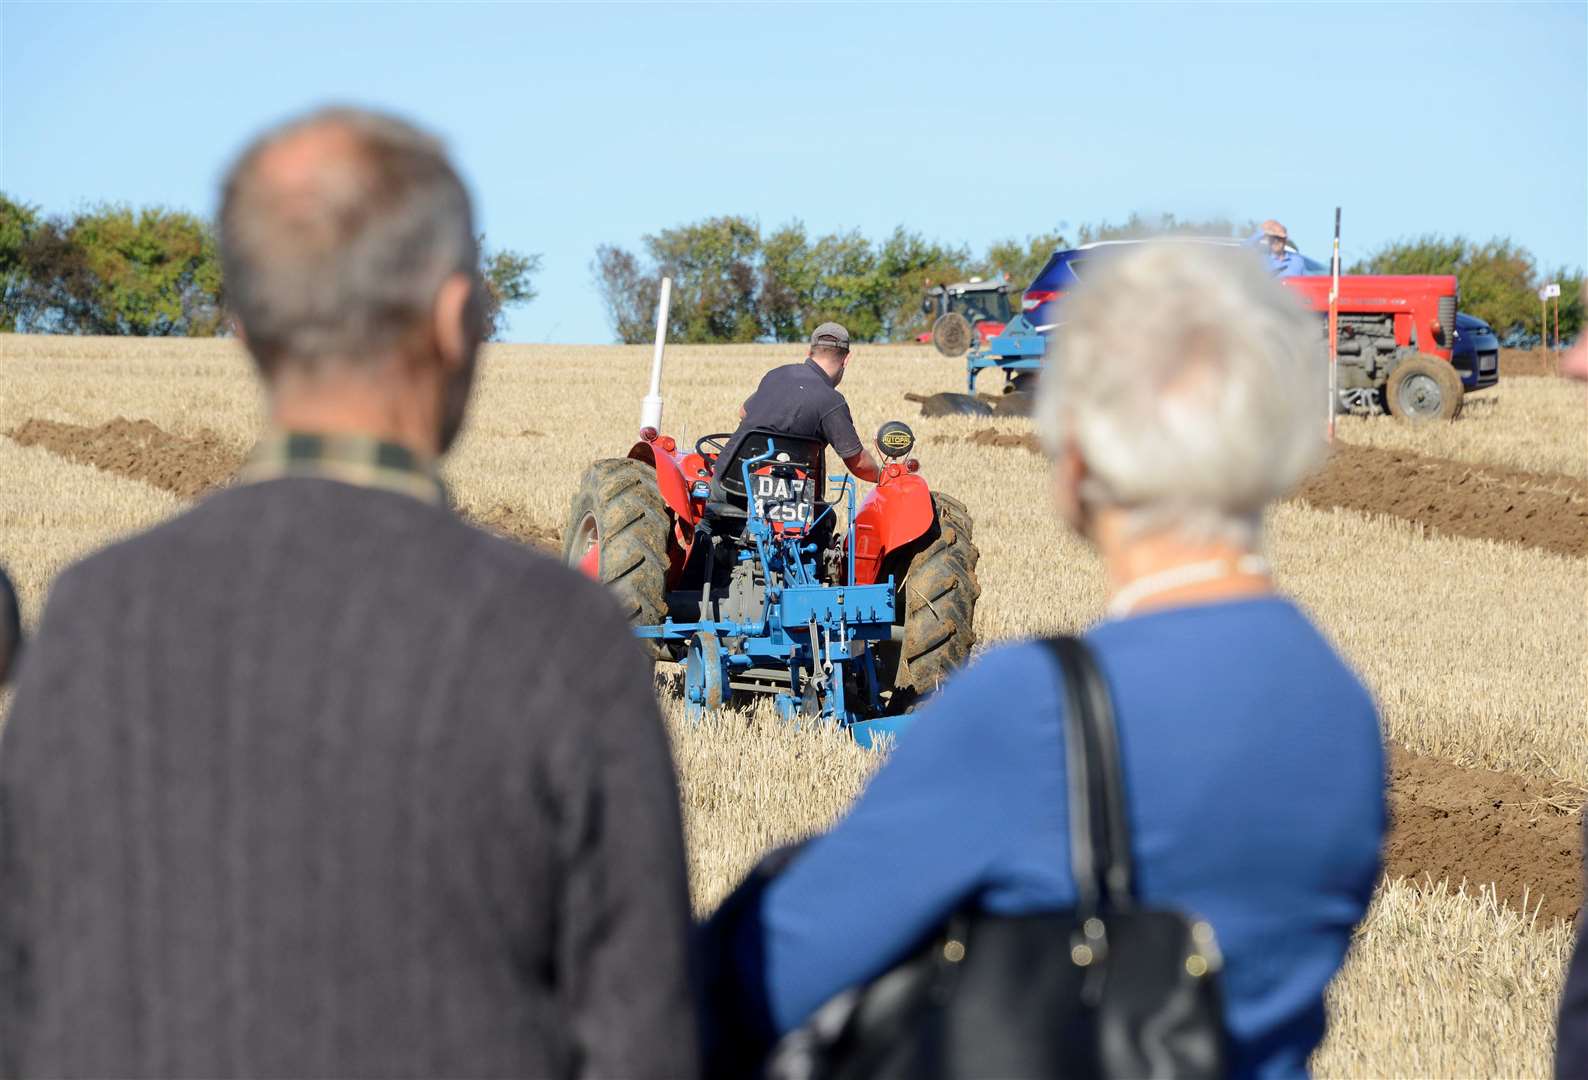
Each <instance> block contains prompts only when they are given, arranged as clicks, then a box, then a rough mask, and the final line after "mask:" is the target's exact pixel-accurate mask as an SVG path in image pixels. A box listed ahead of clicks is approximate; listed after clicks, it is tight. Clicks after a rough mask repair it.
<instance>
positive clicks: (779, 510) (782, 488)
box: [751, 475, 814, 525]
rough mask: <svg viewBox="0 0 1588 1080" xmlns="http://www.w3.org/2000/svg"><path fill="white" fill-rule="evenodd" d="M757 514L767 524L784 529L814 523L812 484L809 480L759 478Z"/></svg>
mask: <svg viewBox="0 0 1588 1080" xmlns="http://www.w3.org/2000/svg"><path fill="white" fill-rule="evenodd" d="M751 479H752V480H754V481H755V509H756V513H758V514H760V515H761V517H763V518H765V519H766V520H767V521H773V522H778V523H780V524H783V525H804V524H807V523H808V522H809V521H810V520H811V512H812V510H813V509H814V507H813V506H812V503H811V487H812V484H811V482H810V481H809V480H808V479H798V478H793V477H785V476H767V475H756V476H753V477H751Z"/></svg>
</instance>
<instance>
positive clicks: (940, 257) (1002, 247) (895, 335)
mask: <svg viewBox="0 0 1588 1080" xmlns="http://www.w3.org/2000/svg"><path fill="white" fill-rule="evenodd" d="M1256 229H1257V225H1256V223H1255V222H1252V221H1231V220H1228V219H1222V218H1221V219H1214V220H1182V219H1179V218H1176V217H1175V216H1173V215H1167V214H1166V215H1160V216H1156V217H1142V216H1139V215H1134V214H1133V215H1131V217H1129V218H1128V219H1126V220H1125V221H1123V222H1119V223H1113V222H1102V223H1099V224H1090V225H1082V226H1080V227H1079V228H1078V229H1076V230H1075V231H1074V233H1073V234H1066V232H1064V231H1062V230H1060V229H1054V230H1051V231H1047V232H1040V233H1036V234H1033V235H1029V236H1027V237H1025V238H1024V239H1013V238H1011V239H1006V240H1002V241H999V242H997V243H994V244H991V245H989V246H988V248H987V249H986V251H984V252H982V253H981V254H980V255H973V254H972V252H971V251H970V249H969V248H967V247H966V246H964V245H953V244H944V243H941V242H939V241H936V240H931V239H928V238H927V237H925V236H923V235H922V234H921V233H918V232H914V231H912V230H910V229H907V228H905V227H904V226H900V227H898V228H896V229H894V230H893V231H892V232H891V233H889V234H888V235H887V236H885V237H883V238H882V239H881V240H878V241H873V240H869V239H867V238H866V237H865V236H863V235H862V234H861V233H860V232H858V231H856V230H850V231H847V232H835V233H828V234H826V235H822V236H811V235H809V234H808V233H807V231H806V229H805V226H804V224H803V223H801V222H799V221H794V222H790V223H789V224H787V225H783V226H780V227H779V228H777V229H774V230H772V231H770V232H763V231H762V229H761V228H760V226H759V225H758V224H757V223H756V222H755V221H754V220H753V219H750V218H746V217H737V216H725V217H712V218H706V219H705V220H703V221H697V222H691V223H689V224H685V225H680V226H677V227H674V228H670V229H663V230H661V231H660V232H657V233H653V234H650V235H647V236H645V237H644V238H643V239H642V241H641V244H640V251H639V252H638V253H637V252H635V251H631V250H629V249H626V248H622V247H619V246H617V245H614V244H603V245H601V246H600V247H598V248H597V249H596V255H595V259H594V260H593V261H592V263H591V267H590V269H591V273H592V275H593V277H594V279H595V285H596V289H597V291H598V292H599V293H600V296H601V300H602V303H603V305H604V307H605V308H606V312H607V318H608V321H609V323H610V325H611V327H612V330H613V332H614V333H615V334H616V336H617V338H618V340H620V341H624V342H630V343H634V342H644V341H649V340H650V339H651V335H652V333H653V332H654V328H655V312H656V300H657V292H658V290H659V288H660V283H661V278H662V277H663V276H664V275H665V276H667V277H671V278H672V279H673V299H672V310H671V317H670V324H669V327H668V336H669V338H670V339H671V340H674V341H681V342H696V343H732V342H751V341H799V340H802V339H803V337H804V335H805V334H807V333H809V332H810V330H811V329H812V328H813V327H815V326H816V325H818V324H819V323H822V322H825V321H827V320H829V319H832V320H835V321H837V322H841V323H843V324H844V325H845V326H846V327H848V329H849V333H850V335H851V336H852V337H853V338H855V339H856V340H858V341H900V340H908V339H909V338H911V337H913V336H914V335H915V334H917V333H919V332H921V331H922V330H924V329H927V328H928V326H929V323H930V316H928V315H926V314H925V313H923V312H922V310H921V299H922V296H923V292H924V290H925V289H926V287H927V286H928V285H929V284H933V283H936V284H945V283H950V282H955V281H963V280H965V279H967V278H970V277H973V276H980V277H982V278H989V279H992V278H999V277H1003V278H1005V279H1006V280H1008V281H1009V283H1010V291H1011V292H1012V293H1013V294H1014V297H1013V300H1014V303H1015V305H1016V307H1017V308H1018V305H1019V294H1020V291H1021V290H1023V289H1024V288H1025V287H1026V285H1028V284H1029V283H1030V282H1031V279H1032V278H1034V277H1035V276H1036V275H1037V273H1038V272H1040V271H1041V269H1042V266H1043V264H1044V263H1046V262H1047V259H1048V256H1049V255H1050V254H1052V252H1053V251H1054V250H1055V249H1056V248H1067V247H1075V246H1079V245H1081V244H1087V243H1092V242H1095V241H1100V240H1131V239H1144V238H1147V237H1152V236H1163V235H1173V234H1182V235H1195V236H1217V237H1243V238H1244V237H1246V236H1250V235H1251V234H1252V233H1254V232H1255V231H1256ZM1310 254H1312V256H1313V257H1314V258H1316V259H1317V260H1318V261H1320V262H1324V261H1327V259H1328V251H1327V249H1326V248H1322V247H1319V248H1315V249H1314V250H1313V251H1312V252H1311V253H1310ZM1344 272H1346V273H1351V274H1368V273H1377V274H1454V275H1456V278H1457V280H1458V283H1459V285H1460V288H1461V309H1462V310H1463V311H1466V312H1468V313H1470V314H1473V315H1476V316H1478V317H1479V318H1481V319H1483V320H1485V321H1486V322H1488V323H1489V324H1490V325H1491V326H1493V327H1494V328H1495V329H1496V330H1498V331H1499V332H1500V333H1501V334H1502V335H1504V334H1507V333H1509V332H1510V331H1512V330H1520V331H1523V332H1524V333H1531V334H1537V333H1538V332H1539V325H1540V309H1539V301H1538V295H1537V294H1538V289H1539V286H1540V285H1541V284H1543V283H1544V282H1546V281H1556V282H1559V283H1560V285H1561V308H1560V331H1561V336H1562V337H1563V338H1568V339H1569V338H1571V337H1572V336H1574V335H1575V334H1577V333H1579V332H1580V330H1581V328H1582V324H1583V315H1584V311H1583V301H1582V283H1583V272H1582V270H1581V269H1580V268H1579V269H1576V270H1571V269H1568V268H1565V267H1559V268H1555V269H1553V270H1549V271H1545V270H1544V269H1542V268H1541V267H1540V266H1539V264H1538V262H1537V260H1536V259H1535V258H1534V257H1533V256H1532V254H1530V253H1529V252H1528V251H1527V250H1526V249H1525V248H1523V247H1521V246H1520V245H1518V244H1516V243H1514V242H1512V241H1511V240H1509V239H1503V238H1497V239H1494V240H1490V241H1488V242H1486V243H1478V242H1475V241H1471V240H1468V239H1467V238H1465V237H1462V236H1456V237H1444V236H1422V237H1416V238H1412V239H1407V240H1397V241H1394V242H1392V243H1389V244H1386V245H1384V246H1383V247H1381V248H1379V249H1378V250H1376V251H1374V252H1373V253H1372V254H1370V255H1369V256H1368V257H1367V258H1366V259H1361V260H1358V261H1357V262H1355V263H1353V264H1352V265H1351V266H1349V267H1348V268H1346V269H1345V271H1344Z"/></svg>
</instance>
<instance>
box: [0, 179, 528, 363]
mask: <svg viewBox="0 0 1588 1080" xmlns="http://www.w3.org/2000/svg"><path fill="white" fill-rule="evenodd" d="M480 249H481V253H482V254H481V266H480V270H481V273H482V275H483V276H484V279H485V284H486V290H487V292H488V294H489V296H488V300H487V304H486V308H487V313H486V314H487V322H488V330H489V332H490V333H491V334H492V335H493V336H494V335H495V333H496V331H497V329H498V327H499V326H500V323H501V319H500V315H501V312H502V309H503V308H504V307H509V306H515V305H521V304H527V303H529V302H530V301H531V300H533V299H534V298H535V295H536V290H535V285H534V278H535V275H536V273H538V272H539V270H540V256H539V255H527V254H523V253H520V252H516V251H507V250H502V251H493V250H490V249H488V248H487V247H486V246H485V238H484V237H483V236H482V237H481V238H480ZM225 304H226V296H225V283H224V282H223V281H222V280H221V264H220V253H219V250H218V248H217V246H216V241H215V230H214V228H213V226H212V225H211V223H210V222H209V221H206V220H205V219H203V218H201V217H199V216H198V215H196V214H190V213H187V212H186V211H182V210H170V209H166V208H164V207H143V208H139V209H134V208H133V207H130V206H126V205H122V204H116V203H105V204H101V205H98V206H93V207H88V208H85V209H82V210H79V211H77V212H76V213H73V214H70V215H59V214H57V215H45V214H43V213H41V212H40V211H39V209H38V208H37V207H33V206H29V205H27V204H25V203H22V202H19V201H17V200H14V199H12V198H10V197H8V196H6V195H4V194H0V331H20V332H34V333H49V334H119V335H129V336H134V337H173V336H176V337H214V336H216V335H219V334H226V333H229V325H228V323H227V320H226V315H225Z"/></svg>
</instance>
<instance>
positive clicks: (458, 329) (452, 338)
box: [431, 274, 480, 371]
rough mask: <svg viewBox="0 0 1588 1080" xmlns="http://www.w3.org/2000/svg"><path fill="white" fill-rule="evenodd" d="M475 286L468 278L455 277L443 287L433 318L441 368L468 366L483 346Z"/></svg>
mask: <svg viewBox="0 0 1588 1080" xmlns="http://www.w3.org/2000/svg"><path fill="white" fill-rule="evenodd" d="M475 288H476V284H475V282H474V280H473V279H472V278H471V277H470V276H469V275H467V274H453V275H452V276H451V277H449V278H447V280H445V281H443V282H442V283H441V288H440V289H439V290H438V291H437V292H436V302H435V307H434V310H433V311H432V315H431V318H432V320H433V323H434V325H433V330H434V333H435V340H436V347H437V349H438V350H439V351H440V353H441V363H442V366H444V367H446V368H447V369H448V370H450V371H456V370H457V369H459V368H461V367H463V366H464V365H465V364H466V363H468V360H469V356H470V355H471V354H472V353H473V352H474V349H475V348H476V347H477V346H478V345H479V343H480V327H479V325H478V323H479V312H478V311H477V309H476V305H475V297H474V290H475Z"/></svg>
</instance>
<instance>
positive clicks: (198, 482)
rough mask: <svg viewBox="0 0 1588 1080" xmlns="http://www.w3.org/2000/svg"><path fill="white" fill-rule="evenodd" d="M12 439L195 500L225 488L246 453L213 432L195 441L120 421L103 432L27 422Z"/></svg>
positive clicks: (147, 424)
mask: <svg viewBox="0 0 1588 1080" xmlns="http://www.w3.org/2000/svg"><path fill="white" fill-rule="evenodd" d="M6 434H8V435H9V436H10V437H11V438H12V439H13V440H14V441H15V442H17V443H20V444H21V445H23V446H42V447H44V448H45V449H46V450H48V451H50V452H51V453H53V454H59V455H60V456H61V457H64V458H67V459H69V460H71V461H76V462H79V463H80V464H83V465H92V466H94V467H95V468H98V469H104V470H105V471H106V472H113V473H116V474H117V475H120V476H129V477H131V478H132V479H134V480H142V481H143V482H144V483H147V484H152V485H153V486H155V487H157V488H163V489H164V490H166V491H170V492H173V493H175V494H177V495H180V496H182V497H183V498H189V499H190V498H193V497H194V496H197V495H202V494H203V493H204V492H206V491H210V490H211V489H213V488H218V487H220V486H222V485H223V484H225V483H226V481H227V480H230V479H231V477H232V474H233V473H235V472H236V471H237V469H238V467H239V466H240V465H241V464H242V462H243V455H242V452H241V451H240V450H238V449H237V448H236V447H235V446H232V445H231V444H230V443H228V442H226V441H225V440H224V439H222V438H221V437H220V436H219V435H217V434H215V433H214V432H213V431H210V430H208V429H204V430H201V431H200V432H199V434H198V435H196V436H193V437H191V438H189V437H185V436H181V435H172V434H170V433H169V432H166V431H163V430H161V429H160V428H158V427H156V426H155V425H154V424H152V423H150V422H149V421H147V420H128V419H126V418H125V417H120V416H118V417H117V418H116V419H114V420H111V421H110V422H109V423H105V424H100V425H99V426H98V427H84V426H83V425H81V424H63V423H59V422H57V421H54V420H27V421H24V422H23V424H22V425H21V426H20V427H17V428H13V429H12V430H11V431H9V432H7V433H6Z"/></svg>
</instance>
